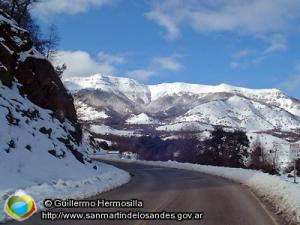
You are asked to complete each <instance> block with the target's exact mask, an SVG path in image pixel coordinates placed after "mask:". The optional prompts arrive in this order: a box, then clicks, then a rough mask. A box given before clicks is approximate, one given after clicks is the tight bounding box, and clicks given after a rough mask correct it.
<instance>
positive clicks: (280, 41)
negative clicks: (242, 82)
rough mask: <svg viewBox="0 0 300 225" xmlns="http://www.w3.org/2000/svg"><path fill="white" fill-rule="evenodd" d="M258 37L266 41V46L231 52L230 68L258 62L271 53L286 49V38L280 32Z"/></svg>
mask: <svg viewBox="0 0 300 225" xmlns="http://www.w3.org/2000/svg"><path fill="white" fill-rule="evenodd" d="M260 38H261V39H262V40H263V41H265V42H267V44H268V45H267V47H265V48H264V49H261V50H259V49H242V50H239V51H237V52H235V53H233V55H232V59H233V61H232V62H231V63H230V66H231V68H233V69H236V68H240V67H247V66H251V65H257V64H260V63H262V62H263V61H264V60H265V59H267V58H268V57H270V56H272V55H273V54H275V53H278V52H282V51H285V50H286V49H287V40H286V38H285V37H284V36H283V35H282V34H274V35H271V36H270V37H267V36H262V37H260Z"/></svg>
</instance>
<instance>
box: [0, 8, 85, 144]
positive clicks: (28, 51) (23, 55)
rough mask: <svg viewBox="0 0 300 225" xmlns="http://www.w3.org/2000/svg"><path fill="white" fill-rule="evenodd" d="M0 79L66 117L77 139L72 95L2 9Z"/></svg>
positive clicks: (0, 20) (79, 135)
mask: <svg viewBox="0 0 300 225" xmlns="http://www.w3.org/2000/svg"><path fill="white" fill-rule="evenodd" d="M0 80H1V81H2V83H3V84H4V85H6V86H11V85H12V82H13V81H14V80H17V81H18V82H19V83H20V84H21V87H20V93H21V94H22V95H25V96H26V97H27V98H28V99H29V100H30V101H32V102H33V103H35V104H36V105H38V106H40V107H42V108H45V109H50V110H52V111H53V116H54V117H56V118H57V119H59V120H60V121H63V120H64V119H65V118H66V119H68V120H70V121H71V122H72V123H73V124H74V125H75V127H77V132H75V133H74V136H75V137H76V140H77V141H80V140H81V130H80V127H79V125H78V124H77V116H76V110H75V107H74V104H73V97H72V95H71V94H70V93H68V91H67V90H66V89H65V87H64V85H63V84H62V82H61V80H60V78H59V77H58V75H57V73H56V72H55V70H54V68H53V66H52V64H51V63H50V62H49V61H48V60H47V59H46V58H45V57H44V56H43V55H42V54H40V53H39V52H38V51H37V50H36V49H35V47H34V46H33V43H32V41H31V40H30V36H29V33H28V32H27V31H26V30H24V29H22V28H20V27H19V26H18V25H17V23H16V22H15V21H13V20H12V19H11V18H10V17H9V16H8V15H7V14H6V13H5V12H3V11H2V10H0Z"/></svg>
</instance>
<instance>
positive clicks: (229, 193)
mask: <svg viewBox="0 0 300 225" xmlns="http://www.w3.org/2000/svg"><path fill="white" fill-rule="evenodd" d="M111 164H114V165H116V166H117V167H120V168H122V169H125V170H127V171H129V172H130V173H131V174H132V175H133V177H132V180H131V181H130V182H129V183H128V184H126V185H124V186H122V187H119V188H117V189H115V190H112V191H109V192H106V193H103V194H100V195H98V196H95V197H93V198H91V199H110V200H128V199H140V200H143V201H144V209H142V211H147V212H160V211H168V212H173V211H174V212H181V211H187V212H204V218H203V220H189V221H182V222H175V221H145V220H144V221H127V220H122V221H105V222H104V221H91V220H89V221H83V220H82V221H74V220H73V221H55V222H49V221H48V222H46V221H41V219H40V216H41V215H40V213H38V214H36V215H35V216H33V217H31V218H30V219H29V220H27V221H25V222H22V223H16V222H13V223H9V224H10V225H14V224H28V225H29V224H30V225H40V224H53V225H57V224H59V225H62V224H63V225H71V224H72V225H77V224H82V225H83V224H84V225H90V224H91V225H96V224H97V225H100V224H113V225H121V224H122V225H129V224H130V225H152V224H161V225H173V224H178V225H181V224H182V225H193V224H205V225H277V223H276V221H275V220H274V217H273V216H272V215H271V213H270V212H268V211H267V210H266V209H265V207H264V206H263V205H262V204H261V203H260V202H259V200H258V199H257V198H256V197H255V196H254V195H253V194H252V193H251V192H250V191H249V190H248V189H247V188H245V187H243V186H242V185H239V184H236V183H233V182H230V181H228V180H225V179H222V178H218V177H214V176H210V175H206V174H202V173H198V172H191V171H185V170H177V169H168V168H160V167H156V166H145V165H139V164H135V163H130V164H126V163H116V162H111ZM97 210H98V211H99V209H80V210H78V211H97ZM116 210H117V209H110V210H106V211H116ZM137 210H139V209H136V211H137ZM69 211H74V209H72V210H71V209H70V210H69ZM125 211H126V210H125Z"/></svg>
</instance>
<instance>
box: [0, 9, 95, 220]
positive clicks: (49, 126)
mask: <svg viewBox="0 0 300 225" xmlns="http://www.w3.org/2000/svg"><path fill="white" fill-rule="evenodd" d="M76 117H77V116H76V111H75V107H74V104H73V98H72V96H71V95H70V94H69V93H68V91H67V90H66V89H65V87H64V85H63V84H62V82H61V80H60V79H59V77H58V76H57V74H56V72H55V71H54V69H53V67H52V65H51V63H50V62H49V61H48V60H47V59H45V58H44V57H43V56H42V55H41V54H40V53H38V52H37V50H36V49H35V48H34V46H33V45H32V42H31V40H30V39H29V35H28V33H27V31H25V30H23V29H22V28H20V27H18V26H17V24H16V23H15V22H14V21H13V20H11V19H10V18H9V17H8V16H7V15H6V14H5V13H3V12H2V11H0V124H1V126H0V165H1V169H0V177H1V182H0V203H1V204H4V201H5V199H6V198H7V197H8V196H9V194H11V193H12V192H14V191H15V190H16V189H20V188H22V189H25V188H29V187H31V186H34V187H35V188H33V189H32V190H40V191H39V192H38V193H39V194H41V196H44V195H45V194H47V193H49V192H50V191H51V190H52V189H53V186H55V185H56V188H57V189H56V188H55V187H54V189H53V190H61V189H63V187H66V186H68V185H67V184H66V183H65V184H62V183H61V182H62V180H68V181H69V180H73V181H76V180H77V181H78V180H81V179H86V178H87V177H93V176H96V175H99V170H98V167H97V165H95V164H94V163H92V162H91V160H90V159H89V158H88V156H87V153H88V152H89V151H90V150H91V148H90V146H89V145H88V143H87V141H86V140H87V138H85V139H82V137H81V136H82V135H81V129H80V127H79V126H78V123H77V118H76ZM85 137H86V135H85ZM75 171H76V172H75ZM83 183H84V182H82V184H83ZM78 187H79V186H78ZM73 188H74V187H73ZM32 193H33V194H36V193H37V192H36V191H33V192H32ZM0 217H1V219H0V221H1V220H2V219H3V213H2V212H1V213H0Z"/></svg>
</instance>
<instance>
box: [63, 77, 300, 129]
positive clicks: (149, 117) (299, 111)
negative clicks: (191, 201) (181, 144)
mask: <svg viewBox="0 0 300 225" xmlns="http://www.w3.org/2000/svg"><path fill="white" fill-rule="evenodd" d="M64 82H65V84H66V86H67V87H68V89H69V90H71V91H72V92H73V93H74V96H75V97H76V103H77V106H78V112H79V114H81V115H82V116H81V119H82V120H85V121H86V122H87V123H89V124H94V125H95V124H102V123H105V124H106V125H108V126H115V127H116V128H117V127H119V128H124V127H125V128H126V126H127V127H132V126H134V125H143V124H147V125H149V124H150V125H152V126H154V127H155V129H156V130H160V131H180V130H201V129H202V130H205V129H212V128H213V126H217V125H218V126H224V127H230V128H235V129H244V130H246V131H251V132H261V131H264V132H265V131H296V130H298V129H299V127H300V117H299V116H300V101H299V100H297V99H294V98H292V97H289V96H287V95H286V94H285V93H283V92H281V91H280V90H277V89H261V90H254V89H246V88H240V87H234V86H229V85H226V84H221V85H217V86H208V85H199V84H186V83H170V84H159V85H143V84H139V83H138V82H136V81H134V80H132V79H128V78H118V77H111V76H104V75H101V74H97V75H94V76H90V77H81V78H68V79H66V80H65V81H64Z"/></svg>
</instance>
